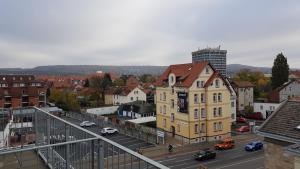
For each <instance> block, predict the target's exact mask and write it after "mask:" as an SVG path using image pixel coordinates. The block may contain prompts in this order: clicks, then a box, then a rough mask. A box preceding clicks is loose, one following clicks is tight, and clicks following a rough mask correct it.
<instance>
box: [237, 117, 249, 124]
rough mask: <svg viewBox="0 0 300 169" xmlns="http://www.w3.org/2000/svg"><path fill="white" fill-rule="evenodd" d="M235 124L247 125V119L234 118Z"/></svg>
mask: <svg viewBox="0 0 300 169" xmlns="http://www.w3.org/2000/svg"><path fill="white" fill-rule="evenodd" d="M236 122H238V123H247V119H246V118H244V117H238V118H236Z"/></svg>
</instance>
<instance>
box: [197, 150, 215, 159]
mask: <svg viewBox="0 0 300 169" xmlns="http://www.w3.org/2000/svg"><path fill="white" fill-rule="evenodd" d="M194 158H195V160H199V161H201V160H208V159H214V158H216V153H215V152H214V151H211V150H201V151H200V152H198V153H196V154H195V155H194Z"/></svg>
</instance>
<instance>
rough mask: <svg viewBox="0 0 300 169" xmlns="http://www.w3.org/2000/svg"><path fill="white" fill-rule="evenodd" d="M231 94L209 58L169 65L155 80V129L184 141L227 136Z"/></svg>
mask: <svg viewBox="0 0 300 169" xmlns="http://www.w3.org/2000/svg"><path fill="white" fill-rule="evenodd" d="M230 95H231V94H230V89H229V86H228V84H227V83H226V81H225V79H224V78H223V77H222V76H221V75H220V74H219V73H218V71H216V70H215V69H214V68H213V67H212V65H211V64H210V63H209V62H208V61H203V62H196V63H188V64H179V65H171V66H169V67H168V68H167V69H166V70H165V72H164V73H163V75H162V76H161V77H160V79H159V81H158V82H157V88H156V99H155V100H156V111H157V112H156V116H157V128H158V129H160V130H163V131H165V132H166V133H167V134H168V135H169V136H172V137H175V138H176V139H180V140H182V141H184V142H185V143H195V142H201V141H206V140H207V141H213V140H219V139H223V138H227V137H230V127H231V108H230Z"/></svg>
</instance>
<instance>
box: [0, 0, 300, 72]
mask: <svg viewBox="0 0 300 169" xmlns="http://www.w3.org/2000/svg"><path fill="white" fill-rule="evenodd" d="M299 16H300V2H297V1H292V0H291V1H279V0H272V1H271V0H266V1H263V2H262V1H259V0H254V1H239V0H226V1H217V0H206V1H205V0H202V1H198V0H187V1H180V0H175V1H174V0H165V1H160V0H152V1H146V0H128V1H98V0H89V1H80V0H64V1H60V0H53V1H38V0H27V1H18V0H4V1H0V59H1V62H0V67H34V66H38V65H53V64H108V65H169V64H176V63H183V62H191V52H192V51H193V50H196V49H197V48H198V47H200V48H204V47H206V46H218V45H221V46H222V48H224V49H227V50H228V63H241V64H248V65H254V66H271V65H272V64H273V59H274V57H275V56H276V54H277V53H279V52H281V51H283V52H284V54H285V55H286V56H287V57H288V61H289V64H290V66H291V67H300V60H299V59H298V57H297V56H298V53H300V49H299V48H298V47H297V46H296V45H297V44H300V31H299V30H300V29H299V28H300V18H299Z"/></svg>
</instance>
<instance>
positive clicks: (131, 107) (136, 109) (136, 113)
mask: <svg viewBox="0 0 300 169" xmlns="http://www.w3.org/2000/svg"><path fill="white" fill-rule="evenodd" d="M118 116H120V117H129V118H131V119H137V118H142V117H150V116H155V106H154V105H153V104H149V103H145V102H143V101H134V102H131V103H126V104H122V105H121V106H120V107H119V109H118Z"/></svg>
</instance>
